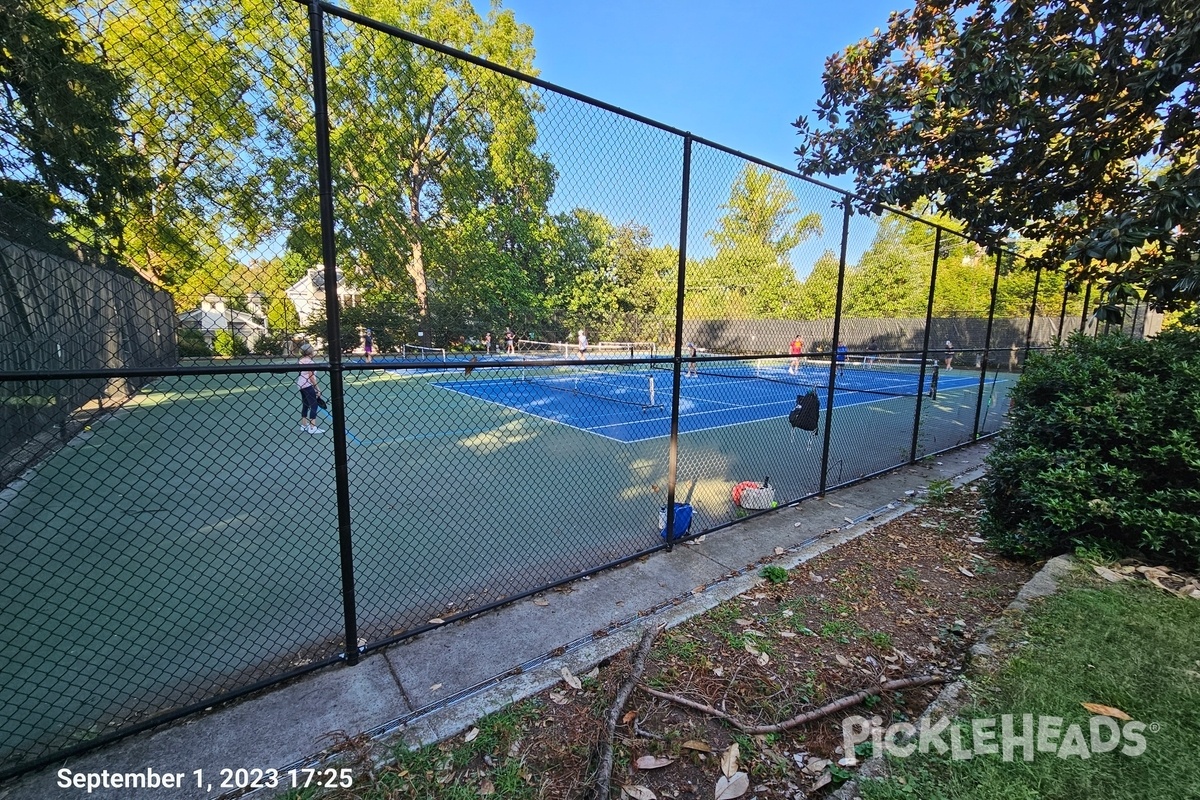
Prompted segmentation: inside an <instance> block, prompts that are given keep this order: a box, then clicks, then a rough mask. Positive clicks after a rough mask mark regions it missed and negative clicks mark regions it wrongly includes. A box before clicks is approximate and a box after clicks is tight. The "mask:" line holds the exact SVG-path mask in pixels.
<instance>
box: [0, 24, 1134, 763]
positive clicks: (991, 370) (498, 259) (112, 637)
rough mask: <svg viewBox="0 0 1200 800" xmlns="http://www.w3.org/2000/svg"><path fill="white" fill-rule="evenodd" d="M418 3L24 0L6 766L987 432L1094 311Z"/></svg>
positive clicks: (4, 276) (8, 147)
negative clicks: (558, 71) (1030, 366)
mask: <svg viewBox="0 0 1200 800" xmlns="http://www.w3.org/2000/svg"><path fill="white" fill-rule="evenodd" d="M406 8H407V7H405V6H398V7H397V8H394V9H391V10H389V11H387V12H386V13H387V14H388V17H387V18H386V19H382V20H377V19H370V18H367V17H363V16H359V15H357V14H354V13H351V12H348V11H346V10H344V9H341V8H338V7H335V6H331V5H327V4H322V3H313V4H303V5H302V4H293V3H290V2H286V3H280V4H274V5H272V4H243V3H237V2H233V0H222V2H216V3H207V4H199V3H191V2H184V1H183V0H180V1H179V2H171V3H155V4H144V3H133V2H116V3H114V2H110V1H109V0H83V2H66V0H36V1H35V0H17V2H16V5H15V7H14V8H13V9H12V10H6V11H5V12H3V13H4V15H5V16H4V20H5V22H6V23H7V27H6V28H5V29H4V30H3V31H0V35H4V36H6V37H7V40H6V41H5V42H4V43H3V44H4V47H6V48H8V49H7V50H6V51H5V52H6V53H7V54H9V55H7V56H6V57H8V58H9V59H10V62H11V70H10V72H9V73H6V74H17V75H21V76H22V80H24V81H25V84H23V87H22V88H23V91H22V92H21V93H10V94H9V95H7V98H8V99H6V100H5V101H4V102H5V103H6V105H4V106H3V108H2V111H3V113H2V114H0V190H2V193H0V203H2V205H3V208H4V209H5V210H6V211H11V212H12V213H6V214H5V215H4V217H3V228H2V229H0V236H2V237H3V239H2V240H0V466H2V469H0V474H2V476H3V479H2V481H0V527H2V529H3V536H2V538H0V548H2V550H3V557H2V558H0V630H2V631H3V634H2V635H3V639H2V640H0V704H2V705H3V707H4V709H5V714H4V717H3V719H2V720H0V762H2V763H0V776H3V777H8V776H12V775H15V774H18V773H20V772H23V771H27V770H30V769H33V768H36V767H38V766H40V765H44V764H47V763H50V762H51V761H53V760H55V759H58V758H61V757H63V756H64V755H66V754H70V753H73V752H77V751H80V750H83V749H86V748H90V747H95V746H97V745H99V744H102V743H104V742H107V741H111V740H112V739H114V738H116V737H119V736H123V735H128V734H129V733H131V732H135V731H138V730H144V729H146V728H148V727H151V726H153V725H157V724H161V723H164V722H167V721H170V720H172V719H176V718H178V717H180V716H183V715H185V714H188V713H192V712H194V711H196V710H199V709H202V708H206V707H208V706H211V705H213V704H214V703H217V702H221V701H223V700H228V699H232V698H235V697H237V696H240V695H243V694H246V693H248V692H251V691H254V690H257V689H259V688H262V687H264V686H268V685H271V684H274V683H277V682H279V681H281V680H284V679H286V678H289V677H293V676H296V675H299V674H303V673H305V672H307V671H311V670H314V669H318V668H321V667H324V666H330V665H334V664H347V665H353V664H355V663H357V661H358V659H359V658H360V657H361V656H362V655H364V654H366V653H368V652H370V651H373V650H377V649H379V648H382V647H384V646H386V645H387V644H389V643H393V642H395V641H397V640H400V639H403V638H405V637H410V636H413V635H415V634H418V633H421V632H422V631H426V630H429V629H430V628H431V627H435V626H438V625H442V624H445V623H448V622H452V621H454V620H456V619H461V618H465V617H467V616H470V615H474V614H478V613H480V612H482V611H485V610H487V609H489V608H492V607H494V606H496V605H498V604H502V603H507V602H512V601H513V600H514V599H517V598H520V597H523V596H528V595H530V594H532V593H535V592H538V591H541V590H544V589H546V588H547V587H550V586H554V585H557V584H562V583H565V582H568V581H571V580H573V579H576V578H578V577H581V576H585V575H587V574H589V573H593V572H596V571H598V570H603V569H607V568H610V567H612V566H614V565H618V564H621V563H623V562H627V561H629V560H631V559H635V558H638V557H641V556H643V555H645V554H647V553H650V552H654V551H658V550H664V549H665V550H668V551H669V550H671V549H672V548H673V546H674V544H675V542H676V540H677V538H678V536H677V535H676V534H678V535H686V536H695V535H699V534H701V533H704V532H715V531H719V530H721V529H724V528H726V527H728V526H730V525H733V524H735V523H737V522H739V521H740V520H742V519H744V518H746V517H748V516H752V515H754V514H758V513H764V512H766V511H769V508H763V507H757V508H756V507H753V505H754V504H750V503H741V504H739V503H737V502H735V501H734V498H733V489H734V488H735V487H737V486H738V485H739V484H745V483H746V482H751V481H752V482H754V485H756V486H758V485H763V484H765V485H767V486H768V487H769V488H771V489H773V491H774V505H776V506H778V505H786V504H790V503H796V502H800V501H803V500H805V499H808V498H811V497H814V496H819V495H821V494H823V493H824V492H826V491H828V490H830V489H832V488H834V487H837V486H842V485H846V484H849V483H852V482H854V481H858V480H861V479H864V478H866V477H869V476H871V475H875V474H877V473H880V472H882V471H885V470H888V469H892V468H895V467H897V466H900V465H904V464H909V463H913V462H914V461H916V460H918V459H920V458H922V457H925V456H927V455H930V454H934V453H938V452H941V451H943V450H945V449H948V448H951V447H956V446H959V445H962V444H964V443H968V442H971V441H974V440H976V439H978V438H979V437H980V436H984V435H988V434H991V433H993V432H995V431H996V430H998V428H999V426H1000V425H1001V424H1002V421H1003V417H1004V411H1005V408H1006V403H1007V401H1006V397H1007V392H1008V389H1009V388H1010V387H1011V385H1012V383H1013V381H1014V380H1015V378H1016V375H1017V374H1018V373H1019V371H1020V368H1021V364H1022V363H1023V362H1024V360H1025V359H1026V358H1027V357H1028V356H1029V354H1030V353H1031V352H1032V351H1035V350H1037V349H1041V348H1044V347H1048V346H1050V345H1052V344H1053V343H1054V342H1056V341H1059V340H1060V339H1062V338H1063V337H1064V336H1066V335H1069V334H1070V333H1071V332H1074V331H1076V330H1080V329H1085V330H1086V332H1089V333H1094V332H1095V323H1093V322H1089V305H1094V302H1095V301H1094V298H1093V297H1092V296H1091V293H1090V289H1089V287H1076V286H1071V285H1069V284H1067V283H1065V282H1064V281H1063V280H1062V278H1061V276H1058V275H1051V274H1047V273H1030V272H1028V271H1025V270H1022V269H1021V264H1020V258H1019V257H1017V256H1013V255H1012V254H1009V253H1006V252H1002V253H999V254H997V253H996V252H995V251H993V250H989V249H988V248H986V247H984V246H982V245H979V244H977V243H975V242H972V241H970V240H968V239H966V238H964V237H963V236H961V235H960V234H958V233H956V232H955V231H954V230H953V229H952V225H951V223H950V222H949V221H944V220H943V221H940V222H939V221H938V220H936V219H934V220H932V221H931V220H926V219H922V218H918V217H916V216H912V215H909V214H906V213H903V212H900V211H894V210H888V209H878V208H877V209H873V210H871V213H867V211H865V210H864V209H863V208H862V207H861V204H860V203H859V202H858V201H857V200H856V199H854V198H851V197H848V196H846V195H844V194H843V193H841V192H839V191H836V190H834V189H831V188H829V187H826V186H823V185H821V184H818V183H815V182H813V181H810V180H806V179H803V178H801V177H799V176H798V175H796V174H794V173H792V172H790V171H788V170H786V169H782V168H779V167H776V166H773V165H770V164H766V163H763V162H760V161H757V160H755V159H752V158H750V157H747V156H745V155H743V154H740V153H737V152H735V151H732V150H730V149H728V148H725V147H722V146H720V145H718V144H716V143H713V142H709V141H706V140H703V139H701V138H699V137H695V136H692V135H691V134H688V133H686V132H684V131H679V130H675V129H672V128H670V127H668V126H664V125H661V124H659V123H656V122H654V121H652V120H648V119H645V118H641V117H638V116H636V115H632V114H628V113H626V112H623V111H621V110H620V109H616V108H613V107H611V106H607V105H605V104H603V103H600V102H597V101H595V100H591V99H589V98H586V97H583V96H580V95H578V94H575V93H572V92H570V91H568V90H566V89H563V88H561V87H556V86H553V85H551V84H548V83H545V82H543V81H540V80H539V79H537V78H536V77H531V74H532V72H533V60H532V59H533V50H532V32H531V31H530V30H529V29H527V28H525V27H523V26H521V25H519V24H517V23H516V21H515V20H514V19H513V18H512V17H511V15H510V14H509V12H504V11H494V12H492V13H491V14H490V15H489V16H488V17H479V16H477V15H476V14H475V13H474V12H473V11H471V10H470V7H469V6H466V5H463V4H454V3H445V4H433V5H431V6H429V8H427V9H426V10H425V11H424V12H422V13H421V14H420V15H418V16H410V15H409V12H408V11H407V10H406ZM379 13H381V14H383V13H385V12H384V11H382V10H381V11H380V12H379ZM414 13H415V12H414ZM406 29H407V30H416V31H420V32H421V33H422V34H424V35H427V36H429V37H430V38H431V39H435V40H437V42H439V43H440V44H434V43H433V42H432V41H429V40H426V39H423V38H421V37H418V36H415V35H413V34H410V33H406V32H405V30H406ZM72 93H74V95H73V94H72ZM66 100H71V101H72V103H74V104H73V105H72V103H67V102H66ZM64 109H65V110H64ZM68 112H69V113H70V114H74V115H75V117H74V118H71V119H66V118H63V116H62V115H64V114H68ZM54 115H58V116H57V117H56V116H54ZM66 123H70V124H69V125H68V124H66ZM76 137H83V138H84V139H85V140H86V143H87V144H88V145H89V146H88V147H80V146H79V145H80V141H78V139H77V138H76ZM1131 303H1132V308H1130V309H1129V313H1128V314H1127V315H1126V319H1127V323H1125V324H1127V327H1128V330H1129V331H1130V332H1132V333H1134V334H1135V335H1137V334H1141V333H1142V332H1143V330H1144V329H1145V328H1146V326H1147V325H1148V324H1150V325H1152V324H1153V319H1152V317H1151V319H1150V320H1148V319H1147V314H1146V313H1145V310H1144V308H1143V307H1142V306H1141V304H1140V303H1138V302H1137V301H1136V300H1133V301H1131ZM1125 324H1123V325H1125ZM1109 325H1110V327H1111V323H1109ZM1123 329H1124V327H1123ZM807 398H815V400H814V401H812V402H815V404H816V408H817V412H816V417H815V429H813V427H814V426H813V425H807V424H805V425H801V426H797V425H794V424H793V423H792V422H791V421H789V420H790V419H791V418H792V412H793V410H794V409H795V408H796V407H797V405H798V403H799V402H800V401H801V400H804V401H805V402H809V400H807ZM766 505H767V506H769V505H770V503H767V504H766ZM688 515H690V527H688V526H687V525H686V524H684V520H685V517H687V516H688ZM668 532H670V535H668ZM508 666H509V665H505V664H497V665H496V667H497V671H498V672H499V671H503V670H504V669H505V668H507V667H508Z"/></svg>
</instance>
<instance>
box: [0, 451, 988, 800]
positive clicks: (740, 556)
mask: <svg viewBox="0 0 1200 800" xmlns="http://www.w3.org/2000/svg"><path fill="white" fill-rule="evenodd" d="M987 452H988V445H987V444H978V445H972V446H969V447H966V448H963V449H961V450H957V451H954V452H951V453H946V454H944V455H942V456H938V457H935V458H933V459H930V460H927V461H926V462H925V463H923V464H920V465H918V466H914V467H905V468H901V469H899V470H896V471H894V472H891V473H889V474H887V475H884V476H882V477H880V478H876V479H873V480H871V481H867V482H865V483H862V484H859V485H857V486H852V487H850V488H847V489H843V490H840V491H838V492H833V493H830V494H829V495H828V496H827V497H825V498H824V499H821V500H818V499H814V500H809V501H806V502H804V503H802V504H800V505H798V506H794V507H790V508H783V509H780V510H778V511H776V512H773V513H770V514H766V515H764V516H762V517H759V518H757V519H754V520H750V521H747V522H744V523H742V524H740V525H736V526H734V527H732V528H728V529H725V530H723V531H720V532H719V533H715V534H712V535H709V536H706V537H703V541H700V542H698V543H693V544H687V545H681V546H679V547H677V548H676V550H675V552H673V553H656V554H654V555H653V556H650V557H648V558H645V559H642V560H640V561H636V562H633V563H630V564H627V565H625V566H623V567H620V568H617V569H614V570H610V571H608V572H606V573H604V574H601V575H597V576H593V577H592V578H591V579H589V580H582V581H577V582H576V583H574V584H572V585H570V586H569V587H566V589H569V591H551V592H547V593H546V594H545V596H544V597H543V598H540V601H541V602H548V605H538V604H537V603H535V602H533V601H532V600H524V601H521V602H518V603H514V604H512V605H510V606H507V607H505V608H502V609H498V610H496V611H493V612H490V613H487V614H484V615H482V616H480V617H477V618H474V619H471V620H467V621H464V622H461V623H456V624H454V625H450V626H446V627H444V628H441V629H438V630H436V631H433V632H431V633H428V634H425V635H422V636H418V637H416V638H414V639H412V640H408V641H406V642H404V643H402V644H399V645H396V646H395V647H392V648H390V649H388V650H387V651H385V652H383V653H379V654H374V655H371V656H368V657H366V658H364V659H363V660H362V661H361V662H360V663H359V664H358V665H357V666H354V667H334V668H330V669H327V670H324V671H321V672H317V673H314V674H312V675H309V676H306V677H304V678H300V679H297V680H296V681H295V682H293V683H291V684H289V685H287V686H284V687H281V688H279V689H275V690H271V691H267V692H264V693H262V694H260V695H258V696H254V697H250V698H247V699H244V700H241V701H238V702H236V703H233V704H230V705H229V706H227V707H225V708H220V709H216V710H214V711H213V712H212V713H209V714H205V715H203V716H199V717H196V718H192V719H188V720H184V721H181V722H177V723H174V724H172V725H170V726H168V727H165V728H163V729H161V730H156V731H150V732H146V733H143V734H139V735H136V736H132V737H129V738H127V739H124V740H121V741H119V742H116V743H114V744H113V745H110V746H109V747H106V748H103V749H101V750H97V751H94V752H91V753H87V754H85V755H82V756H78V757H75V758H71V759H68V760H66V761H64V762H62V763H60V764H55V765H54V766H53V767H47V768H46V769H44V770H41V771H39V772H36V773H32V774H30V775H26V776H24V777H22V778H18V779H15V780H13V781H9V782H7V783H5V784H3V785H0V800H43V799H44V798H49V799H50V800H57V799H58V798H81V797H91V798H103V799H104V800H110V799H111V800H117V799H118V798H120V799H122V800H124V799H125V798H138V797H153V798H164V799H165V798H170V799H171V800H175V799H176V798H178V799H179V800H183V799H184V798H202V797H203V798H219V797H225V796H230V797H232V796H245V794H246V793H245V792H239V791H237V790H236V788H228V787H225V788H223V787H222V786H221V782H222V780H223V779H224V778H226V777H227V776H226V775H224V774H222V770H226V771H228V772H229V773H231V774H230V775H229V776H228V777H231V778H234V779H236V778H237V777H238V776H236V775H233V774H232V771H233V770H239V769H241V770H254V769H259V770H267V769H274V770H277V771H278V772H279V774H280V776H281V778H280V782H281V786H282V787H283V788H290V785H291V784H290V779H289V778H288V777H286V776H287V773H288V770H290V769H297V768H302V767H313V766H315V765H316V763H317V761H318V758H319V756H320V754H321V753H322V751H323V750H324V749H325V748H328V747H330V745H331V744H332V741H331V739H330V735H331V734H334V733H337V734H339V735H341V734H345V735H350V736H354V735H357V734H359V733H363V732H366V733H369V734H370V735H372V736H375V737H391V738H392V739H393V740H395V739H403V740H404V741H406V742H409V743H412V744H416V743H426V742H431V741H436V740H439V739H442V738H445V737H447V736H451V735H453V734H455V733H457V732H459V731H461V730H463V729H464V728H466V727H467V726H468V725H469V724H470V723H472V722H473V721H474V720H476V719H478V718H479V717H480V716H483V715H484V714H487V713H488V712H490V711H494V710H496V709H498V708H500V707H502V706H504V705H506V704H508V703H511V702H513V701H516V700H520V699H522V698H524V697H527V696H529V695H530V694H533V693H535V692H537V691H540V690H541V689H543V688H545V687H547V686H550V685H552V684H554V683H555V682H556V681H558V680H561V674H560V670H561V669H562V667H564V666H565V667H568V668H569V669H570V670H571V671H572V672H574V673H580V672H586V671H587V670H589V669H590V668H591V667H592V666H593V665H595V664H596V663H597V662H599V661H601V660H602V659H604V658H606V657H608V656H611V655H613V654H614V653H617V652H620V651H621V650H623V649H625V648H626V647H629V646H632V645H633V644H635V643H636V641H637V639H638V638H639V637H640V635H641V631H642V629H643V628H644V627H645V626H646V625H650V624H666V625H674V624H677V623H679V622H682V621H683V620H685V619H688V618H689V617H692V616H695V615H697V614H700V613H703V612H704V611H705V610H707V609H709V608H711V607H713V606H715V605H716V604H718V603H720V602H722V601H723V600H726V599H728V598H730V597H734V596H736V595H738V594H741V593H743V592H745V591H746V590H748V589H749V588H750V587H752V586H754V585H755V584H756V583H758V582H760V581H761V579H760V578H759V577H758V574H757V573H758V569H759V567H760V566H761V565H762V564H766V563H773V564H778V565H780V566H783V567H787V568H791V567H793V566H795V565H796V564H799V563H801V562H803V561H807V560H809V559H811V558H813V557H815V556H816V555H818V554H820V553H822V552H824V551H826V550H828V549H830V548H832V547H835V546H837V545H839V544H841V543H843V542H846V541H848V540H850V539H853V538H855V537H857V536H859V535H861V534H863V533H865V532H866V531H868V530H870V529H871V528H873V527H875V526H877V525H880V524H882V523H884V522H886V521H888V520H890V519H892V518H894V517H896V516H899V515H900V514H902V513H904V512H905V511H907V510H909V509H911V508H912V506H911V504H910V497H911V496H910V495H907V494H906V493H907V492H913V491H917V490H920V489H921V488H923V487H926V486H928V485H929V482H930V481H933V480H937V479H950V480H953V481H955V482H956V483H962V482H965V481H967V480H972V479H974V478H975V477H978V476H980V475H982V473H983V469H982V464H983V458H984V456H985V455H986V454H987ZM779 548H781V549H782V550H783V551H784V553H783V555H776V552H777V549H779ZM64 769H65V770H70V776H69V777H70V778H74V779H77V780H84V781H86V780H87V779H89V778H91V779H92V780H93V781H103V780H104V775H103V773H104V771H107V772H108V774H109V776H111V775H112V774H114V773H120V774H122V775H124V774H127V773H142V775H147V771H148V770H149V771H151V772H152V773H153V774H154V775H155V776H158V777H159V778H161V777H162V776H163V775H164V774H169V775H171V776H172V779H171V783H175V782H176V781H178V782H179V783H182V787H181V788H179V787H175V786H171V787H169V788H168V787H167V786H164V785H163V784H161V783H160V784H159V785H158V786H157V787H155V788H128V787H121V788H112V787H111V786H110V787H108V788H105V787H103V786H101V787H99V788H95V789H93V790H92V791H91V792H90V793H89V791H88V789H87V788H75V787H74V786H71V787H69V788H63V787H62V783H63V782H64V780H66V778H64V777H63V773H62V772H61V771H62V770H64ZM198 771H199V772H198ZM197 775H199V783H200V785H199V786H198V785H197ZM81 776H82V777H81ZM179 776H181V777H179ZM301 779H302V778H301ZM243 780H244V778H243ZM108 782H109V783H111V777H110V778H109V781H108ZM280 792H281V790H274V791H271V790H265V789H264V790H260V791H257V792H254V793H253V794H252V796H253V797H270V796H274V795H275V794H278V793H280Z"/></svg>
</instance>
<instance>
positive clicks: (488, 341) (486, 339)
mask: <svg viewBox="0 0 1200 800" xmlns="http://www.w3.org/2000/svg"><path fill="white" fill-rule="evenodd" d="M483 352H484V355H489V356H490V355H491V354H492V332H491V331H488V332H487V333H485V334H484V335H483Z"/></svg>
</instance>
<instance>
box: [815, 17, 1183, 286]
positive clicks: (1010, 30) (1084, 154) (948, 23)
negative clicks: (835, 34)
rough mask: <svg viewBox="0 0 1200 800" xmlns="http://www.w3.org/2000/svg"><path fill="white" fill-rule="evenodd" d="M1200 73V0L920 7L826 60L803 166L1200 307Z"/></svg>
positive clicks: (1079, 270)
mask: <svg viewBox="0 0 1200 800" xmlns="http://www.w3.org/2000/svg"><path fill="white" fill-rule="evenodd" d="M1198 65H1200V14H1197V13H1196V6H1195V3H1194V2H1191V0H1141V1H1140V2H1137V1H1135V2H1115V1H1113V0H1097V2H1088V3H1085V2H1081V1H1080V0H1024V1H1022V2H1004V1H1003V0H982V1H980V2H970V1H969V0H917V3H916V7H915V8H914V9H912V10H910V11H906V12H896V13H893V14H892V16H891V18H890V19H889V21H888V26H887V29H886V30H885V31H882V32H880V31H878V29H877V31H876V33H875V35H873V36H872V37H870V38H868V39H864V40H862V41H860V42H859V43H857V44H854V45H851V46H850V47H847V48H846V49H845V50H844V51H843V52H841V53H838V54H836V55H833V56H831V57H830V58H829V59H828V60H827V61H826V66H825V76H824V82H825V93H824V95H823V97H822V98H821V100H820V101H819V103H818V107H817V109H816V119H817V121H816V122H813V123H810V121H809V120H808V119H807V118H805V117H801V118H800V119H799V120H797V121H796V122H795V123H794V125H795V127H796V128H797V130H798V132H799V135H800V136H801V138H802V141H801V144H800V145H799V147H798V148H797V149H796V155H797V156H798V157H799V168H800V170H801V171H802V172H804V173H806V174H809V175H813V174H821V175H841V174H845V173H853V174H854V176H855V189H856V191H857V192H858V193H859V194H860V195H862V196H863V197H865V198H867V199H868V200H869V201H870V202H871V203H887V204H892V205H897V206H900V207H911V206H912V205H914V204H915V203H917V202H918V201H919V200H921V199H922V198H931V199H933V200H934V202H936V204H937V205H938V207H939V210H940V211H942V212H944V213H947V214H949V215H951V216H953V217H955V218H957V219H960V220H963V221H964V222H965V223H966V225H967V230H968V233H970V234H971V235H973V236H976V237H978V238H981V239H984V240H987V241H998V240H1000V239H1001V238H1003V237H1005V236H1007V235H1009V234H1011V233H1016V234H1018V235H1019V236H1021V237H1023V238H1026V239H1032V240H1038V241H1039V242H1041V243H1043V244H1044V247H1045V249H1044V250H1043V251H1042V252H1041V253H1040V254H1039V255H1038V256H1037V257H1036V258H1034V259H1032V260H1031V265H1032V266H1046V267H1050V268H1058V267H1060V266H1062V265H1063V264H1066V265H1067V267H1068V269H1069V271H1070V272H1071V273H1073V274H1074V276H1075V277H1078V278H1100V279H1104V280H1106V281H1108V282H1109V284H1110V285H1111V286H1115V285H1120V284H1134V285H1138V286H1142V287H1144V288H1145V289H1146V291H1147V294H1148V298H1149V300H1150V301H1151V302H1152V303H1154V304H1156V305H1158V306H1159V307H1161V308H1181V307H1184V306H1186V305H1188V304H1190V303H1191V302H1194V301H1195V300H1196V299H1197V298H1200V258H1198V256H1200V242H1198V235H1200V232H1198V230H1197V222H1198V221H1200V166H1198V164H1197V160H1198V157H1200V125H1198V122H1200V91H1198V90H1197V85H1196V75H1197V74H1198V72H1197V66H1198Z"/></svg>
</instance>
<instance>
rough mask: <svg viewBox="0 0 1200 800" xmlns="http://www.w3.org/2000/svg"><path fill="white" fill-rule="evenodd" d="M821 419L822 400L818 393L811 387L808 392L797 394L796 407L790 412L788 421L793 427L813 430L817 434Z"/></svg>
mask: <svg viewBox="0 0 1200 800" xmlns="http://www.w3.org/2000/svg"><path fill="white" fill-rule="evenodd" d="M820 419H821V401H820V400H818V399H817V393H816V392H815V391H814V390H812V389H809V390H808V394H798V395H796V407H795V408H793V409H792V412H791V413H790V414H788V422H790V423H791V425H792V427H793V428H799V429H800V430H804V431H812V432H813V433H814V434H815V433H816V432H817V425H818V424H819V423H820Z"/></svg>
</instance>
